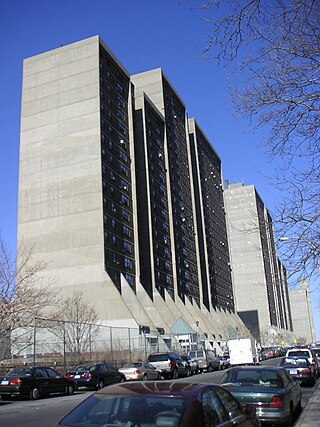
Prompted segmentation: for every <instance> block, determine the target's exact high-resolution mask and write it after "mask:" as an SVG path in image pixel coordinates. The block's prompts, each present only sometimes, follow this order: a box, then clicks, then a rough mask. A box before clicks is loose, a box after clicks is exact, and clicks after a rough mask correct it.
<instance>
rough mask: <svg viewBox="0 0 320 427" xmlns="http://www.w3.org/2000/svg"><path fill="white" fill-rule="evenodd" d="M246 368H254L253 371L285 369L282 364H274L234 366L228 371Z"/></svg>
mask: <svg viewBox="0 0 320 427" xmlns="http://www.w3.org/2000/svg"><path fill="white" fill-rule="evenodd" d="M244 370H253V371H257V370H258V371H260V370H261V371H283V368H282V367H281V366H273V365H264V366H261V365H258V366H257V365H253V366H252V365H249V366H248V365H247V366H233V367H232V368H229V369H228V371H244Z"/></svg>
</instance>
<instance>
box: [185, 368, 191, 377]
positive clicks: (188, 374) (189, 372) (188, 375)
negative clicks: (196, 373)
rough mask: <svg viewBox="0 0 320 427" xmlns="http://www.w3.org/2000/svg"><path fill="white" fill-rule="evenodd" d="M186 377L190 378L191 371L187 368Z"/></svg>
mask: <svg viewBox="0 0 320 427" xmlns="http://www.w3.org/2000/svg"><path fill="white" fill-rule="evenodd" d="M186 376H187V377H190V376H191V369H190V368H189V366H188V367H187V368H186Z"/></svg>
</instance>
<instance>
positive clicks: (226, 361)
mask: <svg viewBox="0 0 320 427" xmlns="http://www.w3.org/2000/svg"><path fill="white" fill-rule="evenodd" d="M219 359H220V369H227V368H230V357H229V355H226V354H224V355H222V356H219Z"/></svg>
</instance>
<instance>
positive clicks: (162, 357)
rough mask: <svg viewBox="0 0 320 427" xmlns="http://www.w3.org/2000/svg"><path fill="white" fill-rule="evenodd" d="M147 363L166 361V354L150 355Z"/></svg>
mask: <svg viewBox="0 0 320 427" xmlns="http://www.w3.org/2000/svg"><path fill="white" fill-rule="evenodd" d="M148 360H149V362H151V363H152V362H164V361H165V360H168V356H167V355H166V354H150V356H149V357H148Z"/></svg>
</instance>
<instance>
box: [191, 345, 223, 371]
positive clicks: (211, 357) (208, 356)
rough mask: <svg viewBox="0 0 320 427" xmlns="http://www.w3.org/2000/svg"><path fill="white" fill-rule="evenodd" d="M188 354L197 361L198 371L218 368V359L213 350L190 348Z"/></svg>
mask: <svg viewBox="0 0 320 427" xmlns="http://www.w3.org/2000/svg"><path fill="white" fill-rule="evenodd" d="M188 355H189V356H190V357H192V358H193V359H194V360H195V361H196V362H197V363H198V366H199V369H200V372H203V371H204V370H206V371H208V372H211V371H217V370H219V369H220V359H219V357H218V356H217V355H216V353H215V352H214V351H213V350H202V349H200V350H191V351H189V353H188Z"/></svg>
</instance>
